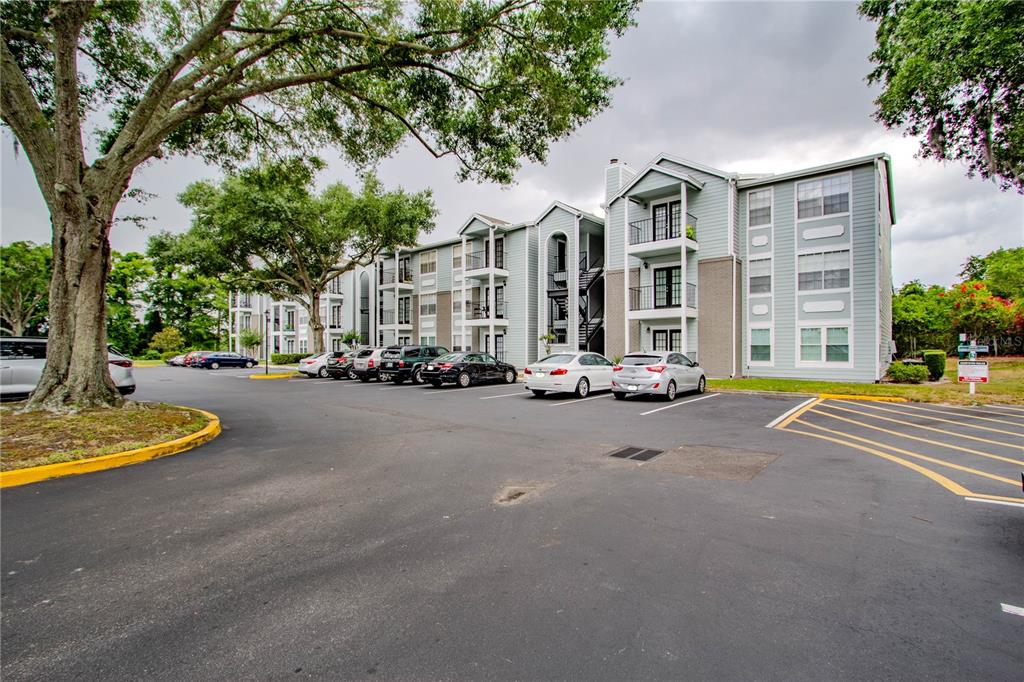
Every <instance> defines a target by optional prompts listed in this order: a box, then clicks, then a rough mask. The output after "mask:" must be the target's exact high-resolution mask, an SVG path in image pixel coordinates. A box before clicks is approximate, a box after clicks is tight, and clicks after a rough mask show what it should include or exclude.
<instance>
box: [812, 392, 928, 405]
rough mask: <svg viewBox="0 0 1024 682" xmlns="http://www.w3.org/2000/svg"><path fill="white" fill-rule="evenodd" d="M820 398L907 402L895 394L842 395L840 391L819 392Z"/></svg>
mask: <svg viewBox="0 0 1024 682" xmlns="http://www.w3.org/2000/svg"><path fill="white" fill-rule="evenodd" d="M818 397H819V398H821V399H822V400H869V401H874V402H879V403H909V402H910V401H909V400H907V399H906V398H901V397H899V396H895V395H843V394H842V393H819V394H818Z"/></svg>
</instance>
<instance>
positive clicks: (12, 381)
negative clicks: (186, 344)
mask: <svg viewBox="0 0 1024 682" xmlns="http://www.w3.org/2000/svg"><path fill="white" fill-rule="evenodd" d="M107 358H108V359H109V360H110V363H109V364H108V367H109V368H110V378H111V379H113V380H114V385H115V386H117V390H118V391H120V392H121V395H129V394H131V393H134V392H135V376H134V375H133V374H132V364H133V363H132V361H131V360H130V359H129V358H127V357H125V356H124V355H122V354H121V353H118V352H117V351H116V350H114V348H113V346H107ZM45 364H46V339H44V338H38V337H30V336H5V337H3V338H0V400H23V399H25V398H27V397H28V396H29V395H30V394H31V393H32V391H34V390H36V384H38V383H39V378H40V377H41V376H42V375H43V366H44V365H45Z"/></svg>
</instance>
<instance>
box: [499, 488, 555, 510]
mask: <svg viewBox="0 0 1024 682" xmlns="http://www.w3.org/2000/svg"><path fill="white" fill-rule="evenodd" d="M549 487H551V484H550V483H518V484H515V485H506V486H503V487H502V488H501V489H500V490H498V494H497V495H495V496H494V504H497V505H501V506H503V507H510V506H512V505H516V504H519V503H521V502H525V501H527V500H528V499H531V498H533V497H536V496H537V495H539V494H540V493H541V492H542V491H543V490H545V489H547V488H549Z"/></svg>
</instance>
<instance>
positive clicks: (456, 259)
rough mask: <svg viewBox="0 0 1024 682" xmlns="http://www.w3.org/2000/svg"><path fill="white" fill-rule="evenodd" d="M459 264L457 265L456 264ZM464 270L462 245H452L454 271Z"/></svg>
mask: <svg viewBox="0 0 1024 682" xmlns="http://www.w3.org/2000/svg"><path fill="white" fill-rule="evenodd" d="M456 263H457V264H456ZM461 269H462V243H461V242H460V243H458V244H454V245H452V270H461Z"/></svg>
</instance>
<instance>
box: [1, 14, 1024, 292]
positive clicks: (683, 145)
mask: <svg viewBox="0 0 1024 682" xmlns="http://www.w3.org/2000/svg"><path fill="white" fill-rule="evenodd" d="M873 44H874V26H873V25H872V24H870V23H868V22H865V21H862V20H861V19H860V18H859V17H857V15H856V6H855V5H854V4H851V3H650V4H647V5H645V6H644V7H643V8H642V9H641V12H640V14H639V26H638V27H637V28H635V29H634V30H632V31H630V32H629V33H628V34H627V35H626V36H625V37H624V38H622V39H621V40H617V41H615V42H614V43H613V45H612V59H611V60H610V64H609V68H610V70H611V71H613V72H614V73H616V74H617V75H619V76H621V77H622V78H623V79H624V80H625V83H624V84H623V85H622V87H620V88H618V89H617V90H616V91H615V93H614V99H613V104H612V106H611V107H610V108H609V109H608V110H606V111H604V112H602V113H601V114H600V115H598V116H597V117H596V118H595V119H594V120H593V121H591V122H590V123H589V124H588V125H586V126H585V127H583V128H582V129H581V130H579V131H577V132H576V133H574V134H572V135H571V136H569V137H568V138H567V139H565V140H562V141H559V142H558V143H556V144H555V145H553V147H552V149H551V154H550V156H549V159H548V163H547V164H545V165H539V164H529V165H527V166H525V167H524V168H523V170H522V171H521V172H520V174H519V177H518V182H517V184H516V185H515V186H513V187H511V188H501V187H497V186H494V185H478V184H474V183H462V184H460V183H457V182H455V180H454V179H453V178H454V175H455V166H454V163H452V162H451V161H449V160H440V161H438V160H435V159H433V158H432V157H431V156H430V155H429V154H427V153H426V152H425V151H423V150H422V149H420V148H419V147H417V146H415V145H414V144H407V145H406V146H405V147H404V148H403V149H402V150H401V151H400V152H399V153H398V154H396V155H395V156H394V157H393V158H391V159H388V160H386V161H384V162H383V163H382V164H381V166H380V170H379V172H380V176H381V178H382V179H383V180H384V182H385V183H387V184H388V185H401V186H403V187H405V188H406V189H409V190H419V189H423V188H427V187H431V188H432V189H433V190H434V197H435V201H436V202H437V204H438V207H439V209H440V216H439V219H438V224H437V228H436V229H435V230H434V232H433V234H432V235H431V236H430V237H429V238H428V239H434V238H442V237H446V236H451V235H453V234H454V233H455V231H456V230H457V229H458V227H459V226H460V225H461V224H462V223H463V222H464V221H465V219H466V217H467V216H468V215H469V214H470V213H472V212H473V211H480V212H483V213H488V214H490V215H495V216H499V217H502V218H505V219H507V220H514V221H518V220H528V219H530V218H533V217H535V216H536V215H537V213H539V212H540V211H541V210H542V209H543V208H545V207H546V206H547V205H548V204H549V203H550V202H551V201H553V200H555V199H560V200H562V201H565V202H567V203H570V204H573V205H576V206H579V207H580V208H584V209H587V210H591V211H595V212H600V208H599V205H600V203H601V201H602V200H603V198H604V197H603V196H602V191H603V189H602V172H603V166H604V164H605V163H606V162H607V161H608V159H609V158H611V157H617V158H621V159H625V160H627V161H629V162H630V163H632V164H633V165H635V166H640V165H642V164H644V163H646V162H647V161H648V160H649V159H650V158H651V157H653V156H654V155H656V154H657V153H659V152H662V151H667V152H671V153H674V154H677V155H679V156H683V157H686V158H691V159H694V160H698V161H701V162H704V163H707V164H710V165H714V166H718V167H721V168H724V169H727V170H735V171H749V172H765V171H775V172H781V171H786V170H791V169H795V168H801V167H807V166H814V165H818V164H821V163H827V162H829V161H835V160H838V159H842V158H850V157H855V156H861V155H863V154H867V153H871V152H877V151H884V152H888V153H889V154H890V155H891V156H892V157H893V166H894V182H895V187H896V205H897V218H898V223H897V226H896V229H895V232H894V264H893V269H894V277H895V280H896V281H897V283H900V282H904V281H907V280H909V279H913V278H920V279H923V280H925V281H929V282H931V281H936V282H942V283H946V282H950V281H952V280H953V278H954V277H955V276H956V273H957V272H958V271H959V268H960V264H961V263H962V262H963V260H964V259H966V257H967V256H968V255H970V254H972V253H984V252H986V251H989V250H991V249H994V248H997V247H999V246H1017V245H1020V244H1021V243H1022V242H1024V200H1022V199H1021V197H1020V196H1019V195H1014V194H1006V193H1000V192H999V191H998V190H997V189H996V188H995V187H994V186H993V185H992V184H991V183H987V182H983V181H981V180H970V179H967V178H965V177H964V175H963V169H962V168H961V167H960V166H958V165H956V164H949V165H945V166H943V165H939V164H936V163H933V162H920V161H918V160H916V159H915V158H914V152H915V151H916V143H915V142H914V141H913V140H910V139H906V138H902V137H901V136H900V135H899V134H898V133H894V132H887V131H884V130H883V129H882V128H881V127H880V126H879V125H878V124H876V123H875V122H874V121H873V120H872V119H871V111H872V108H873V105H872V101H873V99H874V98H875V96H876V95H877V88H873V87H870V86H868V85H867V83H866V81H865V76H866V74H867V73H868V72H869V71H870V70H871V64H870V63H869V61H868V55H869V54H870V52H871V50H872V47H873ZM323 156H324V157H325V158H326V159H327V160H328V161H329V163H330V167H329V169H328V170H327V171H325V172H324V173H323V174H322V176H321V178H320V181H321V182H322V183H324V184H326V183H329V182H334V181H338V180H341V181H344V182H347V183H350V184H353V183H357V182H358V179H357V178H356V176H355V174H354V172H353V171H352V170H351V169H349V168H348V167H347V166H346V165H345V164H344V163H343V161H342V160H341V159H339V158H338V157H337V155H336V154H333V153H332V152H331V151H330V150H325V151H324V153H323ZM0 171H2V208H3V214H2V223H0V225H2V238H3V241H4V242H10V241H12V240H14V239H33V240H35V241H46V240H47V239H48V236H49V220H48V218H47V215H46V211H45V208H44V207H43V204H42V200H41V199H40V198H39V191H38V188H37V187H36V185H35V181H34V180H33V178H32V175H31V172H30V168H29V165H28V163H27V161H26V159H25V158H24V156H23V155H22V157H21V158H20V159H17V160H16V159H15V158H14V155H13V152H12V145H11V144H10V136H9V135H6V137H5V142H4V144H3V149H2V168H0ZM218 175H219V171H217V170H216V169H213V168H208V167H206V166H204V165H203V164H202V163H200V162H198V161H195V160H190V159H174V160H171V161H166V162H159V163H155V164H151V165H149V166H147V167H145V168H142V169H140V170H139V171H138V173H137V174H136V177H135V179H134V184H135V185H136V186H139V187H142V188H144V189H146V190H147V191H150V192H155V193H157V194H158V195H159V197H158V198H157V199H154V200H153V201H151V202H150V203H149V204H147V205H145V206H143V207H131V208H128V209H127V210H126V211H125V212H127V213H141V214H148V215H155V216H157V218H158V220H156V221H154V222H153V224H152V226H151V227H149V228H147V229H146V230H139V229H138V228H136V227H135V226H133V225H127V224H126V225H118V226H117V227H115V230H114V235H113V237H112V241H113V244H114V247H115V248H116V249H119V250H129V249H141V248H144V246H145V240H146V238H147V236H148V235H149V234H151V233H152V232H154V231H156V230H157V229H170V230H174V231H178V230H182V229H184V228H185V227H187V225H188V220H189V216H188V212H187V211H185V210H184V209H182V208H181V207H180V206H179V205H178V204H177V202H176V200H175V196H176V195H177V193H179V192H180V191H181V190H182V189H184V187H185V186H186V185H187V184H188V183H189V182H191V181H193V180H196V179H200V178H216V177H218Z"/></svg>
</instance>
